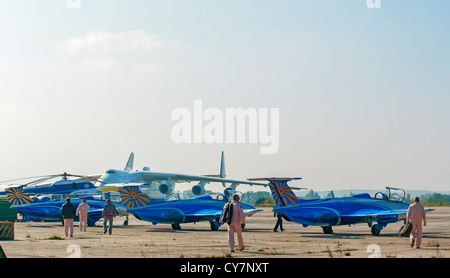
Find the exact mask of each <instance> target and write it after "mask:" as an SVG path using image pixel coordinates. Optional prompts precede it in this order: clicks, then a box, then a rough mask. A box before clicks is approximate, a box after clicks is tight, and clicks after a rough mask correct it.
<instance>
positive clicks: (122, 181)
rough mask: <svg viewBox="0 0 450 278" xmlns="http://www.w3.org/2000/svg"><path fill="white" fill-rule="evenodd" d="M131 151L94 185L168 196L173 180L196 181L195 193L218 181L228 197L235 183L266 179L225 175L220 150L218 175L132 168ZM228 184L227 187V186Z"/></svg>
mask: <svg viewBox="0 0 450 278" xmlns="http://www.w3.org/2000/svg"><path fill="white" fill-rule="evenodd" d="M133 163H134V153H131V154H130V157H129V158H128V162H127V164H126V166H125V168H124V169H123V170H116V169H109V170H107V171H106V172H105V173H103V175H101V177H100V178H98V180H97V182H96V184H95V186H96V187H97V188H98V189H100V190H102V191H103V192H108V191H117V190H118V188H120V187H124V186H139V189H140V190H141V191H142V193H144V194H145V195H147V196H148V197H149V198H150V199H160V200H166V199H169V198H170V197H171V196H172V195H173V194H174V189H175V183H181V182H198V183H197V184H196V185H194V186H193V187H192V193H193V194H194V195H196V196H199V195H202V194H204V193H205V185H206V184H207V183H210V182H220V183H222V185H223V186H224V187H226V188H225V190H224V193H225V197H227V198H228V197H229V196H230V194H233V193H234V192H235V191H236V186H237V185H238V184H248V185H262V186H268V184H267V183H259V182H252V181H248V180H247V181H246V180H233V179H226V178H225V176H226V174H225V161H224V154H223V152H222V157H221V162H220V172H219V175H199V176H194V175H185V174H174V173H158V172H152V171H150V168H149V167H144V168H143V169H142V170H141V171H139V170H136V171H133ZM227 184H229V185H228V187H227Z"/></svg>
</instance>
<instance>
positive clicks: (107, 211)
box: [102, 199, 119, 234]
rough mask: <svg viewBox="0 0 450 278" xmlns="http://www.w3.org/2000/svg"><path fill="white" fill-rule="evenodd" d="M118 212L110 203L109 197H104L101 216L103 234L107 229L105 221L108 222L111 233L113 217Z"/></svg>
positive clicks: (110, 232)
mask: <svg viewBox="0 0 450 278" xmlns="http://www.w3.org/2000/svg"><path fill="white" fill-rule="evenodd" d="M118 214H119V213H118V212H117V210H116V206H115V205H114V204H113V203H111V201H110V200H109V199H106V205H105V207H104V208H103V212H102V217H103V218H104V220H103V229H104V232H103V233H104V234H106V231H107V230H108V225H107V222H109V234H112V227H113V219H114V217H116V215H118Z"/></svg>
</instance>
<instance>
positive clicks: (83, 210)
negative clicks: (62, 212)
mask: <svg viewBox="0 0 450 278" xmlns="http://www.w3.org/2000/svg"><path fill="white" fill-rule="evenodd" d="M90 207H91V206H89V205H88V204H87V203H86V199H83V200H82V201H81V204H79V205H78V208H77V216H78V217H79V218H80V231H83V230H84V231H85V232H86V227H87V218H88V209H89V208H90Z"/></svg>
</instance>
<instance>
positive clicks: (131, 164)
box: [123, 152, 134, 172]
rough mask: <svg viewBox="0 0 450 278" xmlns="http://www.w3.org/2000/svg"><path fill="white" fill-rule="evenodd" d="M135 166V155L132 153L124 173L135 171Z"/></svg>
mask: <svg viewBox="0 0 450 278" xmlns="http://www.w3.org/2000/svg"><path fill="white" fill-rule="evenodd" d="M133 164H134V153H133V152H132V153H130V157H129V158H128V162H127V165H126V166H125V168H124V169H123V170H124V171H128V172H130V171H132V170H133Z"/></svg>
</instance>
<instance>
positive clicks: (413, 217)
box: [406, 197, 427, 249]
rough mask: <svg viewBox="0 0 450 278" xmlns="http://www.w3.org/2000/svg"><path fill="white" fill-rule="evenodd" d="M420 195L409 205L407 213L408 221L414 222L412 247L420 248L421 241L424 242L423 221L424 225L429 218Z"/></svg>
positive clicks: (411, 237) (411, 235)
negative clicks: (421, 202)
mask: <svg viewBox="0 0 450 278" xmlns="http://www.w3.org/2000/svg"><path fill="white" fill-rule="evenodd" d="M419 201H420V200H419V197H416V198H414V204H411V205H410V206H409V207H408V212H407V213H406V221H408V222H409V223H411V224H412V230H411V234H410V236H409V238H410V240H411V247H414V243H415V244H416V248H417V249H419V248H420V243H421V242H422V221H423V225H424V226H426V225H427V218H426V214H425V208H424V207H423V206H422V204H420V203H419Z"/></svg>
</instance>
